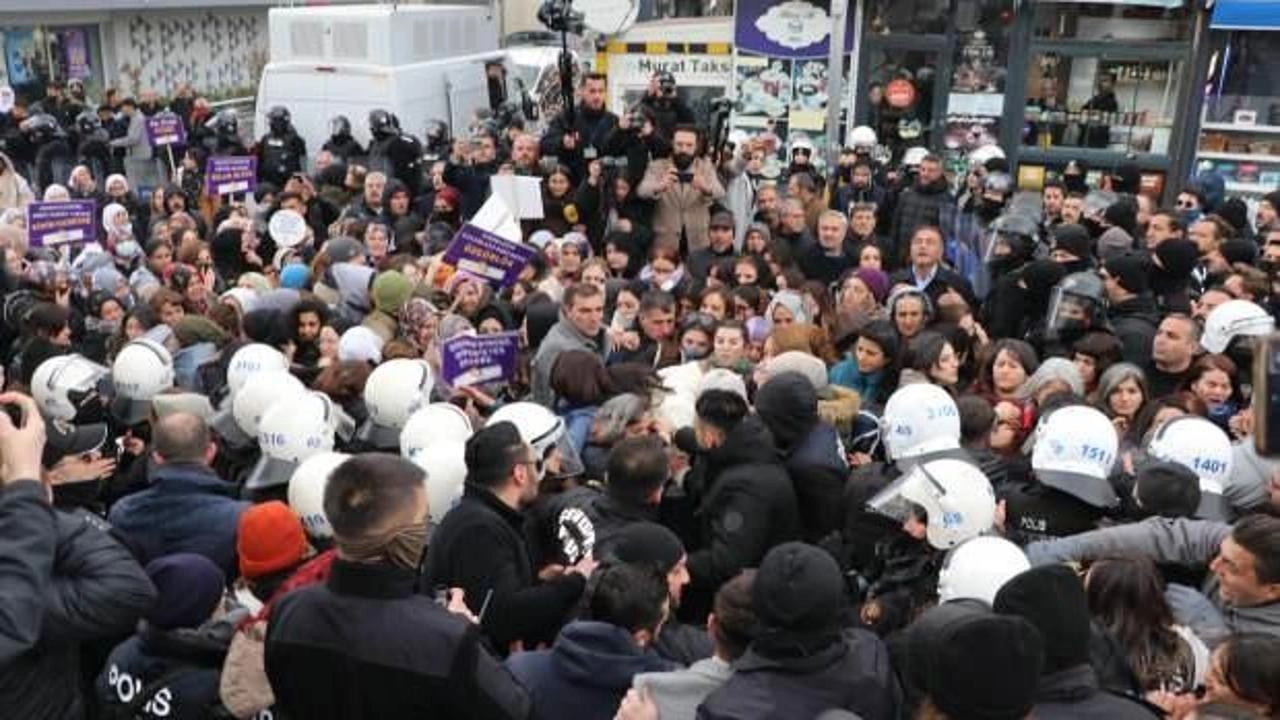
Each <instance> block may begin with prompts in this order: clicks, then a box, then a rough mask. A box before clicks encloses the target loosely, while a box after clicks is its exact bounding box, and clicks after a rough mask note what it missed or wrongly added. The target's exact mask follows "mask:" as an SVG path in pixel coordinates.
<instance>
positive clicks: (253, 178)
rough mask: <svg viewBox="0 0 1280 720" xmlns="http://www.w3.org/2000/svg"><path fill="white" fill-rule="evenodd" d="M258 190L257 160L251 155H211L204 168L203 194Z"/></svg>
mask: <svg viewBox="0 0 1280 720" xmlns="http://www.w3.org/2000/svg"><path fill="white" fill-rule="evenodd" d="M256 189H258V158H256V157H254V156H252V155H212V156H210V157H209V162H207V163H205V166H204V194H205V195H210V196H214V197H216V196H218V195H232V194H234V193H245V192H253V191H254V190H256Z"/></svg>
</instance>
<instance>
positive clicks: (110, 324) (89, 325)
mask: <svg viewBox="0 0 1280 720" xmlns="http://www.w3.org/2000/svg"><path fill="white" fill-rule="evenodd" d="M84 326H85V329H86V330H88V331H89V332H91V333H98V334H100V335H114V334H115V332H116V331H117V330H119V329H120V321H119V320H103V319H102V318H95V317H89V318H85V320H84Z"/></svg>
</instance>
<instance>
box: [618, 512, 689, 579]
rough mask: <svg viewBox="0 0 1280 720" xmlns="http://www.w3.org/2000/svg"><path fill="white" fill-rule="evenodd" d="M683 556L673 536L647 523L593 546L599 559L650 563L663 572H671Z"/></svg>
mask: <svg viewBox="0 0 1280 720" xmlns="http://www.w3.org/2000/svg"><path fill="white" fill-rule="evenodd" d="M684 555H685V552H684V544H683V543H681V542H680V538H679V537H677V536H676V534H675V533H673V532H671V531H670V530H669V529H667V528H665V527H663V526H662V525H659V524H657V523H654V522H648V521H644V522H637V523H631V524H629V525H626V526H625V527H623V528H622V529H621V530H619V531H618V532H616V533H614V534H613V535H611V536H609V537H607V538H605V539H603V540H601V541H600V543H598V544H597V545H596V556H597V557H599V558H601V559H614V560H618V561H619V562H624V563H643V564H652V565H654V566H656V567H659V568H661V569H662V571H663V572H670V571H671V569H672V568H674V567H675V566H676V563H678V562H680V558H682V557H684Z"/></svg>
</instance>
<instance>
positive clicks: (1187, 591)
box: [1025, 518, 1280, 647]
mask: <svg viewBox="0 0 1280 720" xmlns="http://www.w3.org/2000/svg"><path fill="white" fill-rule="evenodd" d="M1230 533H1231V526H1230V525H1228V524H1226V523H1218V522H1209V521H1206V520H1188V519H1185V518H1178V519H1168V518H1150V519H1148V520H1146V521H1143V522H1140V523H1133V524H1130V525H1120V526H1117V527H1110V528H1104V529H1102V530H1093V531H1091V532H1087V533H1080V534H1079V535H1072V536H1071V537H1066V538H1060V539H1057V540H1048V541H1045V542H1036V543H1031V544H1030V545H1028V546H1027V547H1026V548H1025V549H1026V552H1027V557H1028V558H1029V559H1030V560H1031V564H1032V565H1048V564H1050V563H1060V562H1074V561H1081V560H1091V559H1095V558H1105V557H1114V556H1117V555H1141V556H1144V557H1149V558H1151V559H1152V560H1154V561H1156V562H1161V563H1177V564H1181V565H1199V566H1205V565H1208V564H1209V563H1210V562H1211V561H1212V560H1213V558H1214V556H1215V555H1217V554H1218V548H1219V547H1220V546H1221V545H1222V540H1223V539H1224V538H1226V537H1227V535H1229V534H1230ZM1218 590H1219V587H1218V579H1217V577H1216V576H1214V575H1212V574H1211V575H1210V576H1209V578H1208V579H1207V580H1206V581H1205V583H1204V586H1203V587H1202V588H1201V589H1200V592H1196V591H1195V590H1193V589H1192V588H1189V587H1187V586H1185V585H1173V584H1171V585H1169V588H1168V590H1167V591H1166V592H1165V596H1166V598H1167V599H1168V600H1169V605H1170V607H1172V608H1173V614H1174V617H1175V618H1176V619H1177V622H1178V623H1179V624H1183V625H1187V626H1189V627H1190V628H1191V629H1192V630H1193V631H1195V634H1196V635H1198V636H1199V637H1200V638H1201V639H1203V640H1204V641H1205V643H1207V644H1208V645H1209V646H1211V647H1212V646H1214V645H1217V644H1218V643H1220V642H1222V640H1224V639H1225V638H1226V637H1227V636H1228V635H1230V634H1232V633H1244V632H1260V633H1265V634H1267V635H1271V636H1273V637H1280V602H1273V603H1268V604H1265V605H1256V606H1253V607H1235V606H1232V605H1230V604H1227V603H1226V602H1224V601H1223V600H1222V598H1221V597H1220V596H1219V594H1218Z"/></svg>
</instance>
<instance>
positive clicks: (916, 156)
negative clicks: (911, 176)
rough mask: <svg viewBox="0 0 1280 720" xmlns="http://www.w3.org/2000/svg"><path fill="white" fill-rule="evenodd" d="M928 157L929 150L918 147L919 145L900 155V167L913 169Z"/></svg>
mask: <svg viewBox="0 0 1280 720" xmlns="http://www.w3.org/2000/svg"><path fill="white" fill-rule="evenodd" d="M928 156H929V148H926V147H920V146H919V145H917V146H915V147H909V148H907V151H906V152H904V153H902V166H903V167H907V168H913V169H914V168H915V167H916V166H918V165H919V164H920V163H921V162H923V161H924V159H925V158H926V157H928Z"/></svg>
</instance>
